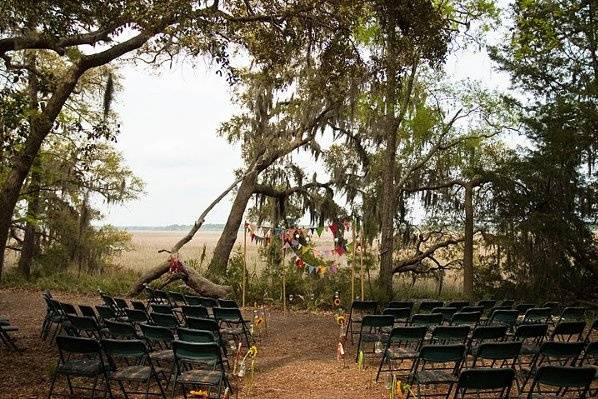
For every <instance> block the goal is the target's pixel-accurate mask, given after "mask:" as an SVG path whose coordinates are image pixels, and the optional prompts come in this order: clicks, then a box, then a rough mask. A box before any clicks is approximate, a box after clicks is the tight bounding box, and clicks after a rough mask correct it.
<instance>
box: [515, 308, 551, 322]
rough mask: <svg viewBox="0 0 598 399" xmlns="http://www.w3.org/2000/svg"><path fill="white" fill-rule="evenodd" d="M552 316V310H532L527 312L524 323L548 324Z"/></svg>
mask: <svg viewBox="0 0 598 399" xmlns="http://www.w3.org/2000/svg"><path fill="white" fill-rule="evenodd" d="M551 315H552V309H551V308H531V309H528V310H526V311H525V315H524V316H523V321H522V323H532V324H536V323H548V319H550V316H551Z"/></svg>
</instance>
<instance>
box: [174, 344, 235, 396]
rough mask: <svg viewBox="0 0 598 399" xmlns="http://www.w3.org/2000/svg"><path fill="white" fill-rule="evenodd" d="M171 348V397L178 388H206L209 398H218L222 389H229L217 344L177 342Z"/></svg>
mask: <svg viewBox="0 0 598 399" xmlns="http://www.w3.org/2000/svg"><path fill="white" fill-rule="evenodd" d="M173 348H174V357H175V365H176V368H175V378H174V384H173V387H172V397H175V395H176V392H177V387H178V386H182V387H183V389H185V388H186V387H188V386H191V387H199V388H202V389H203V388H206V389H207V390H208V397H210V398H220V397H221V396H222V394H223V389H224V388H225V387H226V386H229V387H230V384H229V382H228V380H227V378H226V373H225V368H224V362H223V361H222V354H221V352H220V348H219V347H218V344H216V343H214V342H212V343H196V342H184V341H178V340H177V341H174V342H173ZM214 390H215V392H214ZM185 397H186V396H185Z"/></svg>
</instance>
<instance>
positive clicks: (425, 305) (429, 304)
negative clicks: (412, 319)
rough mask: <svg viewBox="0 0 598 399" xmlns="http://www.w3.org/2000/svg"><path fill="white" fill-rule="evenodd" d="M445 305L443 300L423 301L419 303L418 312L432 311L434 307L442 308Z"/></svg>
mask: <svg viewBox="0 0 598 399" xmlns="http://www.w3.org/2000/svg"><path fill="white" fill-rule="evenodd" d="M443 306H444V302H442V301H422V302H420V304H419V308H418V309H417V313H430V312H431V311H432V309H434V308H440V307H443Z"/></svg>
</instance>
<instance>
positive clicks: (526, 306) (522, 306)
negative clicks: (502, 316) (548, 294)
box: [515, 303, 537, 315]
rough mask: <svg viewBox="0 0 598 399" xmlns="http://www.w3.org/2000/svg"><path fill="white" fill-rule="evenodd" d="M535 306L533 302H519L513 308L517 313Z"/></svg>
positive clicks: (523, 312) (522, 312)
mask: <svg viewBox="0 0 598 399" xmlns="http://www.w3.org/2000/svg"><path fill="white" fill-rule="evenodd" d="M535 307H537V306H536V304H535V303H520V304H518V305H517V306H515V310H517V311H518V312H519V314H521V315H522V314H525V312H527V311H528V310H529V309H533V308H535Z"/></svg>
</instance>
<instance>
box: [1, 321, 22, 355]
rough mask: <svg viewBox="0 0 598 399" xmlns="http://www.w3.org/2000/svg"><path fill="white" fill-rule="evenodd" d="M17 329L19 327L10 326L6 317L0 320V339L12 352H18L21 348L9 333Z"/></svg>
mask: <svg viewBox="0 0 598 399" xmlns="http://www.w3.org/2000/svg"><path fill="white" fill-rule="evenodd" d="M15 331H19V328H18V327H16V326H12V325H11V324H10V321H9V320H8V319H1V320H0V341H1V342H2V343H3V344H4V345H6V347H7V348H8V349H10V350H12V351H14V352H20V351H21V349H20V348H19V347H18V346H17V344H16V342H15V339H14V338H13V337H12V336H11V335H10V334H11V333H13V332H15Z"/></svg>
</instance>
